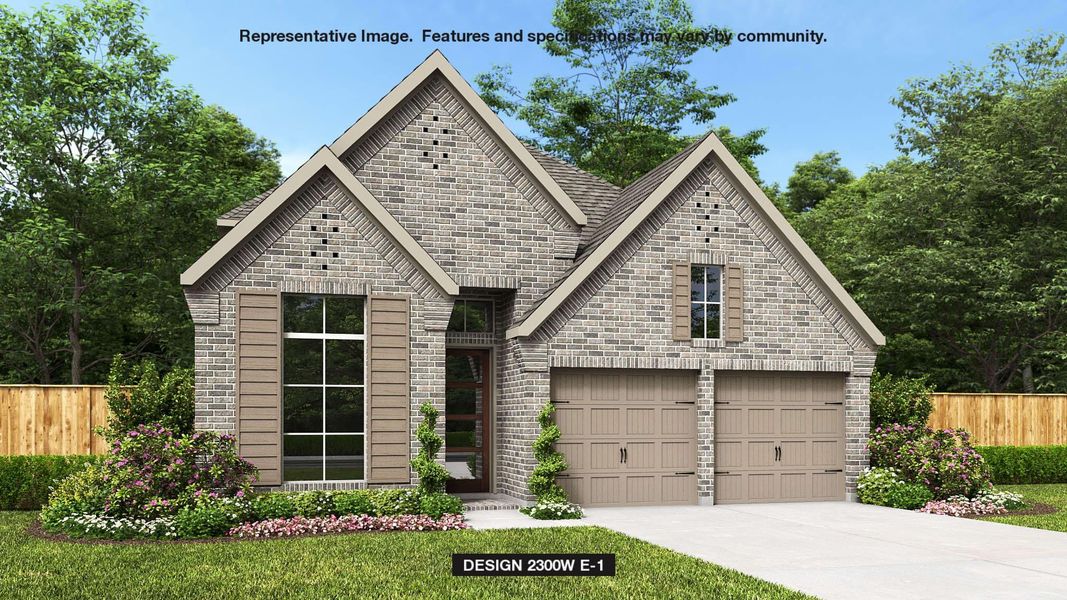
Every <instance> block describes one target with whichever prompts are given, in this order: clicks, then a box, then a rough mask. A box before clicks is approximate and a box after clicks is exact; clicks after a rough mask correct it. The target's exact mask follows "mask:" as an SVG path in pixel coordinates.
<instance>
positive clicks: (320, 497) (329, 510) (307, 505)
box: [293, 490, 335, 517]
mask: <svg viewBox="0 0 1067 600" xmlns="http://www.w3.org/2000/svg"><path fill="white" fill-rule="evenodd" d="M293 505H294V506H295V507H296V514H298V515H300V516H301V517H322V516H325V515H332V514H335V512H334V506H333V495H332V494H331V493H330V492H322V491H316V490H312V491H308V492H300V493H299V494H296V495H295V496H294V497H293Z"/></svg>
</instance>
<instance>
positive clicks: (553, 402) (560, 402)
mask: <svg viewBox="0 0 1067 600" xmlns="http://www.w3.org/2000/svg"><path fill="white" fill-rule="evenodd" d="M549 403H551V404H570V403H571V401H570V400H549Z"/></svg>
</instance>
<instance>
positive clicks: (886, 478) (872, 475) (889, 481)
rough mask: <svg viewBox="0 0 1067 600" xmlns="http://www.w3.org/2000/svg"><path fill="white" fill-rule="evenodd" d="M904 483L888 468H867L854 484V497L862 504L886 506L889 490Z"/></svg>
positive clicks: (893, 470)
mask: <svg viewBox="0 0 1067 600" xmlns="http://www.w3.org/2000/svg"><path fill="white" fill-rule="evenodd" d="M902 483H904V480H903V479H901V478H900V475H898V474H897V471H896V469H893V468H890V467H869V468H867V469H866V470H864V471H863V473H862V474H861V475H860V478H859V481H858V482H857V483H856V495H857V496H858V497H859V501H860V502H862V503H864V504H874V505H876V506H885V505H886V496H887V495H888V494H889V490H891V489H893V488H894V487H896V486H898V485H900V484H902Z"/></svg>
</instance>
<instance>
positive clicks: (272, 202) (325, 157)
mask: <svg viewBox="0 0 1067 600" xmlns="http://www.w3.org/2000/svg"><path fill="white" fill-rule="evenodd" d="M323 170H325V171H328V172H330V173H332V174H333V176H334V177H335V178H337V181H338V183H339V184H340V186H341V187H342V188H343V189H344V190H345V191H347V192H348V194H349V195H351V196H352V197H353V198H355V199H356V202H359V203H360V205H361V206H362V207H363V209H364V210H365V211H366V212H367V214H368V215H370V217H371V218H372V219H373V220H374V221H375V222H376V223H377V224H378V226H379V227H381V228H382V229H383V230H384V231H385V233H386V234H387V235H389V236H390V237H391V238H392V239H393V240H394V241H395V242H396V243H397V244H398V245H399V246H400V247H401V248H402V249H403V251H404V252H405V253H407V255H408V256H409V257H411V259H412V260H413V261H415V263H416V264H417V265H418V266H419V268H420V269H422V271H423V272H424V273H425V274H426V275H427V276H428V277H429V278H430V279H431V280H432V281H433V282H434V283H435V284H436V285H437V286H438V287H440V289H441V290H443V291H444V292H445V293H446V294H450V295H456V294H458V293H459V285H458V284H457V283H456V282H455V280H453V279H452V278H451V277H450V276H449V275H448V273H446V272H445V271H444V269H442V268H441V266H440V265H438V264H437V262H436V261H434V259H433V257H431V256H430V255H429V253H427V252H426V250H425V249H423V248H422V246H420V245H419V243H418V242H416V241H415V238H413V237H411V234H410V233H408V232H407V230H406V229H404V228H403V227H402V226H401V225H400V223H399V222H397V220H396V218H394V217H393V215H391V214H390V213H389V211H388V210H386V209H385V207H384V206H382V204H381V202H379V201H378V199H377V198H375V197H374V194H371V193H370V190H368V189H367V188H366V187H364V185H363V184H362V183H360V182H359V180H358V179H356V177H355V175H353V174H352V172H351V171H349V170H348V169H347V168H346V167H345V166H344V165H343V164H341V161H340V160H338V158H337V156H336V155H334V153H333V152H332V151H330V149H329V148H327V147H325V146H323V147H322V148H320V149H319V151H318V152H316V153H315V154H314V155H313V156H312V157H311V158H310V159H308V161H307V162H305V163H304V164H303V165H301V166H300V168H299V169H297V170H296V172H295V173H293V174H292V175H290V176H289V177H288V178H287V179H286V180H285V181H283V182H282V184H281V185H279V186H278V187H276V188H274V190H272V191H270V192H268V193H267V194H266V196H265V197H264V198H263V199H262V200H261V201H260V202H259V203H258V204H257V205H256V206H255V207H253V208H252V209H251V211H250V212H249V213H248V215H247V216H246V217H245V218H243V219H241V221H240V222H238V223H237V224H236V225H234V227H233V229H231V230H230V231H228V232H226V235H224V236H222V239H220V240H219V241H218V242H216V243H215V245H214V246H212V247H211V249H210V250H208V251H207V252H205V253H204V255H203V256H201V257H200V258H199V259H197V261H196V262H195V263H193V265H192V266H191V267H189V268H188V269H186V271H185V272H184V273H182V276H181V284H182V285H196V284H197V283H198V282H199V281H200V280H201V279H203V278H204V276H205V275H207V274H208V273H209V272H210V271H211V269H212V268H214V267H215V265H217V264H219V263H220V262H222V261H223V260H225V259H226V258H227V257H229V256H230V255H231V254H232V253H233V252H234V251H235V250H236V249H237V248H238V246H240V244H241V242H243V241H244V240H245V239H246V238H248V237H250V236H252V235H253V234H255V233H256V231H258V230H259V228H260V227H261V226H262V225H263V224H265V223H266V222H267V221H268V220H269V219H270V218H271V216H273V215H274V214H275V213H276V212H277V211H278V210H279V209H280V208H281V207H282V206H283V205H284V204H285V202H286V201H287V200H289V198H290V197H292V196H293V195H294V194H296V193H297V192H298V191H299V190H300V189H301V188H303V187H304V185H305V184H307V183H308V182H309V181H311V179H312V178H313V177H315V176H317V175H318V174H319V173H320V172H322V171H323Z"/></svg>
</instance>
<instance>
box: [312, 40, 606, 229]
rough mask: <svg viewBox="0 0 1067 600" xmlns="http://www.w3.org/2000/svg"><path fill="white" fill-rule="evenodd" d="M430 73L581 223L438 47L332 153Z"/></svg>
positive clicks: (388, 111) (385, 115)
mask: <svg viewBox="0 0 1067 600" xmlns="http://www.w3.org/2000/svg"><path fill="white" fill-rule="evenodd" d="M434 73H440V74H441V76H442V77H444V79H445V81H446V82H447V83H448V84H449V85H450V86H451V87H452V89H454V90H455V91H456V93H457V94H458V95H459V100H461V101H462V102H463V104H465V105H466V106H465V107H466V108H468V109H470V111H471V112H472V113H473V114H475V115H477V117H478V119H479V120H481V121H482V122H483V123H484V124H485V125H486V127H487V128H488V129H489V130H490V131H492V132H493V135H494V136H495V137H496V138H497V139H498V140H500V142H501V143H502V144H503V145H504V146H505V147H506V148H507V150H508V152H509V153H510V154H511V155H512V156H514V157H515V158H516V159H517V160H518V161H519V163H520V164H521V165H522V166H523V168H524V169H525V170H526V171H527V172H528V173H530V175H531V176H533V179H534V180H535V181H536V182H537V184H538V185H540V186H541V187H542V188H543V189H544V191H545V192H546V193H547V195H548V197H549V198H551V199H552V200H553V202H555V203H556V204H557V205H558V206H559V207H560V208H561V209H562V210H563V212H564V213H565V214H566V215H567V217H568V218H569V219H570V220H571V221H572V222H573V223H574V224H575V225H579V226H584V225H586V224H587V223H588V218H587V217H586V215H585V213H583V212H582V209H580V208H579V207H578V205H577V204H576V203H575V202H574V200H572V199H571V197H570V196H568V195H567V192H565V191H563V188H561V187H560V186H559V184H558V183H556V180H555V179H553V178H552V176H551V175H549V174H548V171H546V170H545V168H544V167H543V166H541V163H539V162H538V161H537V160H536V159H535V158H534V157H533V154H531V153H530V150H529V149H527V148H526V146H525V145H523V143H522V142H520V141H519V138H517V137H515V134H514V133H512V132H511V130H510V129H508V128H507V126H506V125H504V122H503V121H501V120H500V117H498V116H497V115H496V113H494V112H493V110H492V109H491V108H489V105H487V104H486V103H485V101H484V100H482V99H481V97H479V96H478V93H477V92H475V91H474V89H473V88H471V86H470V84H468V83H467V81H466V80H465V79H463V76H462V75H460V74H459V71H457V70H456V68H455V67H453V66H452V64H451V63H449V62H448V59H446V58H445V56H444V54H441V51H440V50H434V51H433V53H431V54H430V56H428V57H427V58H426V60H424V61H423V62H422V64H420V65H419V66H418V67H416V68H415V70H414V71H412V72H411V73H409V74H408V76H407V77H405V78H404V80H403V81H401V82H400V83H398V84H397V85H396V87H394V88H393V89H392V90H390V92H389V93H388V94H386V95H385V97H383V98H382V99H381V100H379V101H378V103H377V104H375V105H374V106H373V107H372V108H371V109H370V110H369V111H367V112H366V114H364V115H363V116H362V117H360V118H359V120H358V121H356V122H355V123H354V124H353V125H352V126H351V127H349V128H348V129H347V130H346V131H345V132H344V133H342V134H341V136H340V137H338V138H337V139H336V140H334V142H333V143H332V144H330V150H331V151H332V152H333V154H334V155H335V156H344V154H345V153H346V152H348V150H349V149H350V148H352V146H353V145H355V144H356V143H357V142H358V141H359V140H361V139H362V138H363V137H364V136H365V135H367V134H368V133H369V132H370V131H371V130H372V129H373V128H374V127H375V126H376V125H377V124H378V123H379V122H380V121H382V120H383V119H386V118H388V117H389V115H390V114H391V113H392V112H393V111H394V110H396V108H397V107H398V106H400V105H401V103H403V102H404V100H406V99H407V98H408V96H410V95H411V94H412V93H413V92H415V91H416V90H417V89H418V88H419V86H420V85H422V84H423V82H425V81H426V80H427V79H429V78H430V77H432V76H433V75H434Z"/></svg>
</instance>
